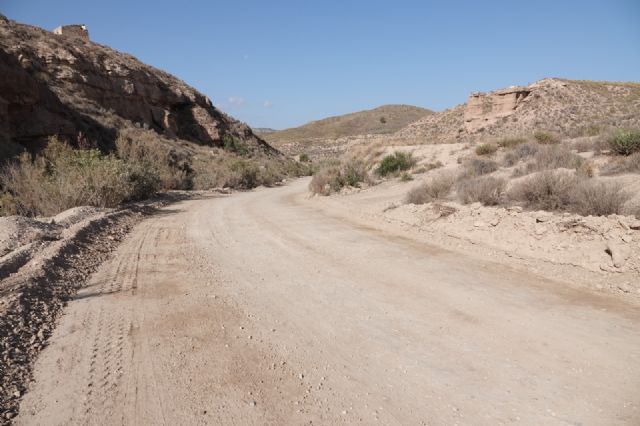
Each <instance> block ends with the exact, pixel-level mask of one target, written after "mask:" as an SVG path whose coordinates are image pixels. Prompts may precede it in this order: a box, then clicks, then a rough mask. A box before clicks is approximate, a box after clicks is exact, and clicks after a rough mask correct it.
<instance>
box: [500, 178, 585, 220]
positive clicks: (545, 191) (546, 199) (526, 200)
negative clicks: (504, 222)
mask: <svg viewBox="0 0 640 426" xmlns="http://www.w3.org/2000/svg"><path fill="white" fill-rule="evenodd" d="M575 186H576V177H575V176H573V175H572V174H570V173H566V172H563V171H551V170H547V171H543V172H540V173H538V174H536V175H534V176H530V177H528V178H526V179H525V180H523V181H521V182H518V183H517V184H515V185H514V186H513V187H512V188H511V189H510V190H509V192H508V194H507V196H508V198H509V199H511V200H513V201H517V202H520V203H522V204H523V205H524V206H525V207H527V208H530V209H536V210H567V209H568V206H569V205H570V204H571V191H572V190H573V188H575Z"/></svg>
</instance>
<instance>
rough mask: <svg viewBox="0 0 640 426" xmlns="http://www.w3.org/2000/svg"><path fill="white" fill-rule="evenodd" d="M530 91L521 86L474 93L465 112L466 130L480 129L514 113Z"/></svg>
mask: <svg viewBox="0 0 640 426" xmlns="http://www.w3.org/2000/svg"><path fill="white" fill-rule="evenodd" d="M530 93H531V90H530V89H528V88H526V87H519V86H512V87H509V88H508V89H502V90H497V91H495V92H490V93H472V94H471V95H470V96H469V100H468V101H467V107H466V109H465V112H464V124H465V128H466V130H467V131H468V132H475V131H478V130H479V129H481V128H483V127H486V126H489V125H491V124H494V123H496V122H497V121H498V120H499V119H501V118H503V117H507V116H509V115H511V114H513V112H514V111H515V109H516V108H517V107H518V105H519V104H520V103H521V102H522V101H523V100H524V99H526V97H527V96H529V94H530Z"/></svg>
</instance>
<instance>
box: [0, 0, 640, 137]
mask: <svg viewBox="0 0 640 426" xmlns="http://www.w3.org/2000/svg"><path fill="white" fill-rule="evenodd" d="M0 11H2V13H4V14H5V15H7V16H8V17H9V18H11V19H15V20H17V21H20V22H23V23H28V24H32V25H37V26H40V27H44V28H47V29H52V28H54V27H56V26H58V25H60V24H69V23H85V24H87V26H88V27H89V31H90V34H91V38H92V39H93V40H94V41H96V42H98V43H102V44H107V45H110V46H112V47H113V48H115V49H118V50H121V51H126V52H129V53H131V54H133V55H134V56H136V57H137V58H139V59H140V60H142V61H144V62H146V63H149V64H151V65H154V66H156V67H159V68H162V69H164V70H167V71H169V72H171V73H173V74H175V75H176V76H178V77H179V78H181V79H182V80H185V81H186V82H187V83H189V84H191V85H193V86H194V87H196V88H197V89H198V90H200V91H201V92H203V93H205V94H206V95H208V96H209V97H210V98H211V99H212V100H213V101H214V103H215V104H216V105H218V106H219V107H220V108H221V109H223V110H224V111H225V112H227V113H229V114H231V115H233V116H235V117H237V118H239V119H241V120H243V121H245V122H247V123H248V124H250V125H251V126H254V127H273V128H286V127H291V126H297V125H300V124H303V123H305V122H307V121H310V120H315V119H319V118H324V117H326V116H330V115H338V114H344V113H347V112H352V111H358V110H362V109H368V108H373V107H376V106H378V105H383V104H390V103H403V104H411V105H418V106H423V107H427V108H431V109H434V110H442V109H445V108H449V107H452V106H454V105H456V104H459V103H462V102H464V101H465V100H466V97H467V95H468V93H469V92H472V91H477V90H480V91H486V90H491V89H497V88H501V87H506V86H510V85H512V84H527V83H530V82H533V81H535V80H539V79H541V78H544V77H548V76H554V77H565V78H572V79H591V80H616V81H640V1H639V0H581V1H578V0H566V1H562V0H555V1H548V0H540V1H526V2H525V1H518V0H510V1H506V0H505V1H488V0H487V1H477V0H476V1H473V0H457V1H455V0H453V1H437V2H436V1H402V0H397V1H395V2H390V1H388V0H387V1H378V0H367V1H364V0H363V1H348V0H342V1H338V0H323V1H313V0H308V1H304V0H296V1H294V0H288V1H279V0H271V1H265V0H256V1H250V0H226V1H182V2H179V1H175V0H174V1H164V0H154V1H131V0H127V1H124V0H109V1H92V2H88V1H86V0H84V1H80V0H68V1H66V0H58V1H51V0H0Z"/></svg>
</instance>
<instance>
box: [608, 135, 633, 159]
mask: <svg viewBox="0 0 640 426" xmlns="http://www.w3.org/2000/svg"><path fill="white" fill-rule="evenodd" d="M608 142H609V147H610V148H611V151H613V152H615V153H616V154H619V155H631V154H633V153H635V152H640V130H621V131H619V132H617V133H616V134H615V135H614V136H612V137H611V138H610V139H609V141H608Z"/></svg>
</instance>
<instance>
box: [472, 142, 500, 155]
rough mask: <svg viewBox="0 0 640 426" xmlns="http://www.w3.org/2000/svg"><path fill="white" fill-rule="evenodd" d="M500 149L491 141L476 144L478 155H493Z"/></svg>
mask: <svg viewBox="0 0 640 426" xmlns="http://www.w3.org/2000/svg"><path fill="white" fill-rule="evenodd" d="M497 150H498V147H497V146H496V145H494V144H491V143H483V144H480V145H478V146H476V150H475V151H476V154H477V155H493V154H495V152H496V151H497Z"/></svg>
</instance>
